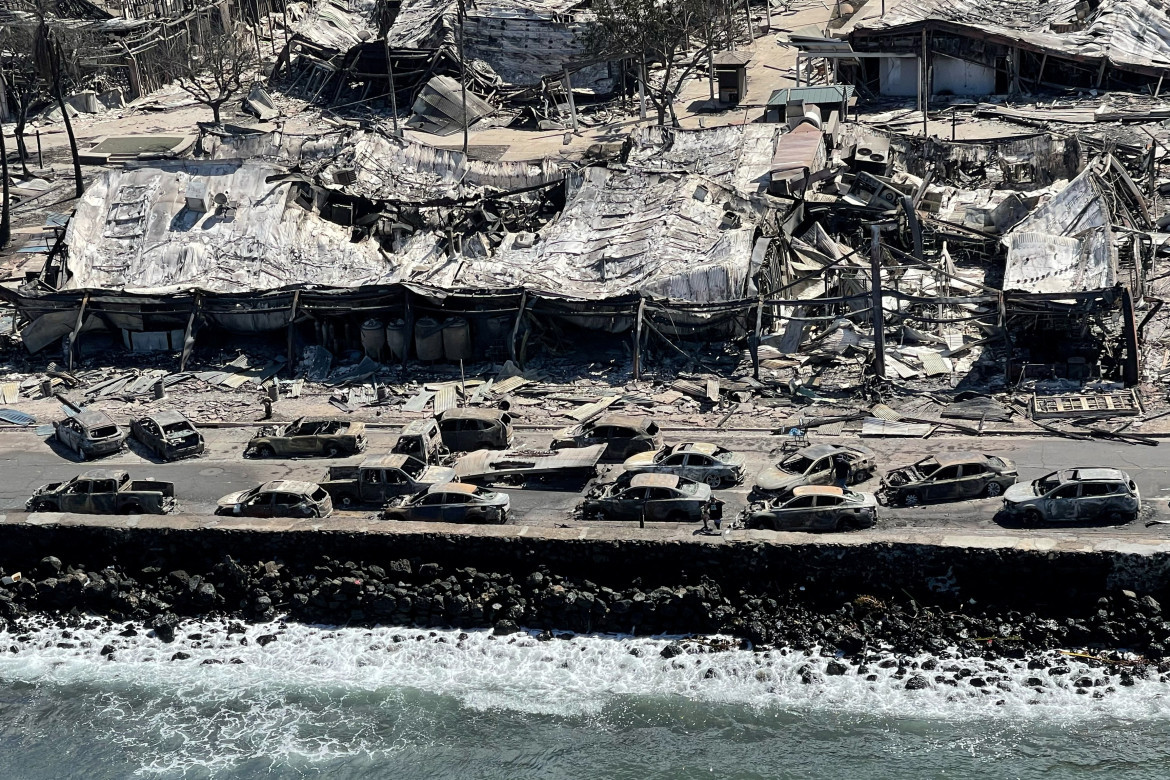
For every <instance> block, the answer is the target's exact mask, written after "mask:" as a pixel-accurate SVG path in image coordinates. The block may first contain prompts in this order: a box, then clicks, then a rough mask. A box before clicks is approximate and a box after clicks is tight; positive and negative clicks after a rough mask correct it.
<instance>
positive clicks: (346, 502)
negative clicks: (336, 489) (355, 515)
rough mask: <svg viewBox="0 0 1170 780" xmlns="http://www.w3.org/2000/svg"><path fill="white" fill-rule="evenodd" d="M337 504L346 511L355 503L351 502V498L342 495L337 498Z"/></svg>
mask: <svg viewBox="0 0 1170 780" xmlns="http://www.w3.org/2000/svg"><path fill="white" fill-rule="evenodd" d="M337 503H338V504H339V505H340V506H342V507H344V508H346V509H348V508H349V507H351V506H353V505H354V503H355V502H354V500H353V496H350V495H344V496H338V498H337Z"/></svg>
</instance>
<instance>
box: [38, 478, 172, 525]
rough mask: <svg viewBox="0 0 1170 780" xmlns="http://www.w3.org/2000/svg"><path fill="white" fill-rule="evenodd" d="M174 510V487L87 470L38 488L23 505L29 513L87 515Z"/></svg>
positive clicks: (162, 512) (158, 513)
mask: <svg viewBox="0 0 1170 780" xmlns="http://www.w3.org/2000/svg"><path fill="white" fill-rule="evenodd" d="M174 508H175V486H174V485H173V484H171V483H170V482H155V481H154V480H142V479H134V480H132V479H130V475H129V474H127V473H126V472H125V471H87V472H85V473H84V474H82V475H80V476H77V477H74V478H73V479H71V480H69V481H68V482H54V483H52V484H51V485H45V486H44V487H40V488H37V491H36V492H35V493H33V495H32V498H30V499H29V500H28V502H27V503H26V504H25V509H26V510H27V511H29V512H77V513H79V514H90V515H138V514H152V515H164V514H166V513H167V512H171V511H173V510H174Z"/></svg>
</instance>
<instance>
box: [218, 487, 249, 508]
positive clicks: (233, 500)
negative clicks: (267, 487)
mask: <svg viewBox="0 0 1170 780" xmlns="http://www.w3.org/2000/svg"><path fill="white" fill-rule="evenodd" d="M247 492H248V491H247V490H237V491H236V492H235V493H228V494H227V495H226V496H224V497H223V498H221V499H220V500H219V501H217V502H216V504H217V505H218V506H233V505H235V504H238V503H240V499H241V498H243V497H244V494H245V493H247Z"/></svg>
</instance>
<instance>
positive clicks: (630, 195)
mask: <svg viewBox="0 0 1170 780" xmlns="http://www.w3.org/2000/svg"><path fill="white" fill-rule="evenodd" d="M570 181H571V182H572V187H571V191H570V193H569V196H568V202H567V203H566V205H565V209H564V211H563V212H561V214H560V216H559V217H557V219H555V220H554V221H553V222H551V223H550V224H549V225H548V226H547V227H546V228H545V229H544V230H543V231H541V234H540V235H539V236H532V235H530V234H529V235H525V234H513V235H511V236H510V237H509V240H508V241H507V242H506V244H505V245H504V246H503V247H502V249H501V251H499V252H497V253H496V254H495V255H494V256H492V257H482V258H479V257H468V256H455V257H452V258H450V259H449V260H448V262H447V263H445V264H444V265H442V266H439V267H436V268H434V269H433V270H431V271H429V272H428V273H426V274H425V275H423V276H415V277H414V280H415V281H418V282H423V283H426V284H429V285H432V286H436V287H445V288H458V287H475V288H516V287H524V288H526V289H531V290H535V291H538V292H540V293H542V294H545V295H560V296H565V297H571V298H593V299H600V298H607V297H612V296H617V295H624V294H627V293H632V292H642V293H644V294H648V295H652V296H656V297H662V298H671V299H676V300H685V301H692V302H698V303H704V302H713V301H727V300H737V299H741V298H744V297H747V296H749V295H753V294H754V293H755V289H754V286H753V283H752V278H753V276H754V275H755V269H756V268H757V267H758V265H759V262H760V261H759V259H758V258H756V257H755V256H754V255H753V249H754V247H755V233H756V227H757V225H758V223H759V222H760V221H761V219H762V217H763V213H762V209H760V208H759V207H757V206H754V205H753V204H752V203H750V202H749V201H748V200H746V199H745V198H743V197H741V196H739V195H738V194H736V193H735V192H733V191H732V190H730V189H727V188H725V187H722V186H720V185H719V184H717V183H715V182H713V181H711V180H710V179H707V178H705V177H702V176H698V175H695V174H679V173H670V174H663V173H654V172H649V171H643V170H614V169H609V168H600V167H593V168H587V169H585V170H584V171H582V172H581V173H580V174H579V175H576V176H574V177H573V178H572V179H571V180H570Z"/></svg>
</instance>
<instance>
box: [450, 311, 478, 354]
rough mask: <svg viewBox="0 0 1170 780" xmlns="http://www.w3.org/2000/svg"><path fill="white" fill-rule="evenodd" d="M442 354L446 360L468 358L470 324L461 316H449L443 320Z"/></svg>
mask: <svg viewBox="0 0 1170 780" xmlns="http://www.w3.org/2000/svg"><path fill="white" fill-rule="evenodd" d="M443 354H444V355H446V356H447V359H448V360H451V361H457V360H470V359H471V357H472V355H473V354H474V353H473V351H472V349H471V326H470V325H468V323H467V320H465V319H463V318H462V317H449V318H448V319H446V320H444V321H443Z"/></svg>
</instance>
